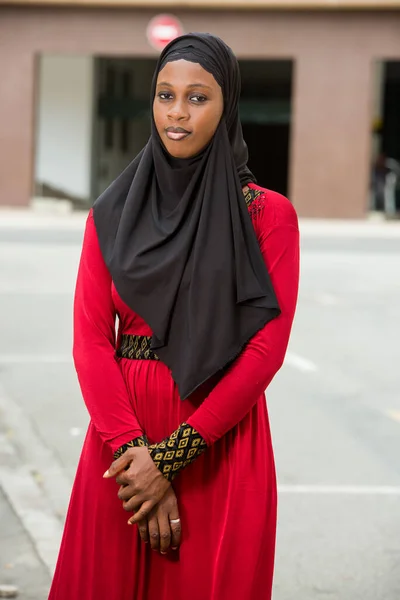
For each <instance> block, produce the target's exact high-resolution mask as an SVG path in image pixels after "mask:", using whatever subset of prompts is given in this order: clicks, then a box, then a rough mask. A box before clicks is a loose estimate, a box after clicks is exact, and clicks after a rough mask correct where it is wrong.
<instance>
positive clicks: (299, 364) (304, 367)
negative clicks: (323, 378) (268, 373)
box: [285, 352, 318, 373]
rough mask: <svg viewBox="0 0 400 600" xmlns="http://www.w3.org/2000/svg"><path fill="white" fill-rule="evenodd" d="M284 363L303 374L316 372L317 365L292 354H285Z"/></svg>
mask: <svg viewBox="0 0 400 600" xmlns="http://www.w3.org/2000/svg"><path fill="white" fill-rule="evenodd" d="M285 363H286V364H287V365H290V366H291V367H294V368H295V369H298V370H299V371H303V373H315V372H316V371H318V367H317V365H316V364H315V363H313V362H312V361H311V360H309V359H308V358H304V357H303V356H299V355H298V354H293V353H292V352H287V354H286V358H285Z"/></svg>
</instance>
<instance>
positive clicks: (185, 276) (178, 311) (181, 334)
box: [94, 33, 280, 399]
mask: <svg viewBox="0 0 400 600" xmlns="http://www.w3.org/2000/svg"><path fill="white" fill-rule="evenodd" d="M179 59H185V60H188V61H191V62H196V63H199V64H200V65H201V66H202V67H203V68H204V69H205V70H207V71H208V72H209V73H211V74H212V75H213V76H214V78H215V80H216V81H217V83H218V84H219V85H220V87H221V89H222V93H223V98H224V114H223V116H222V119H221V121H220V124H219V126H218V128H217V131H216V133H215V134H214V137H213V138H212V140H211V141H210V143H209V144H208V146H207V147H206V148H205V149H204V150H203V151H202V152H201V153H200V155H198V156H196V157H194V158H189V159H176V158H173V157H171V156H170V155H169V154H168V153H167V152H166V150H165V147H164V145H163V143H162V141H161V139H160V137H159V135H158V132H157V129H156V126H155V123H154V118H152V123H151V137H150V139H149V141H148V143H147V145H146V146H145V148H144V149H143V150H142V151H141V152H140V153H139V154H138V156H137V157H136V158H135V159H134V160H133V162H132V163H131V164H130V165H129V166H128V167H127V168H126V169H125V171H123V173H122V174H121V175H120V176H119V177H118V178H117V179H116V180H115V181H114V182H113V183H112V184H111V185H110V187H109V188H108V189H107V190H106V191H105V192H104V193H103V194H102V195H101V196H100V197H99V198H98V200H97V201H96V202H95V204H94V221H95V225H96V230H97V235H98V238H99V243H100V248H101V251H102V254H103V257H104V260H105V262H106V265H107V267H108V269H109V271H110V274H111V276H112V279H113V281H114V285H115V287H116V289H117V291H118V293H119V295H120V296H121V298H122V300H124V302H125V303H126V304H127V305H128V306H129V307H130V308H131V309H132V310H133V311H134V312H136V313H137V314H139V315H140V316H141V317H142V318H143V319H144V320H145V321H146V323H148V325H149V326H150V327H151V329H152V331H153V338H152V348H153V349H154V350H155V352H156V353H157V355H158V356H159V357H160V359H161V360H162V361H163V362H164V363H165V364H166V365H167V366H168V367H169V368H170V369H171V372H172V377H173V378H174V380H175V382H176V384H177V386H178V390H179V393H180V397H181V398H182V399H184V398H187V397H188V396H190V395H191V394H192V392H194V390H196V389H197V388H198V387H199V386H200V385H201V384H202V383H203V382H205V381H207V380H208V379H210V377H211V376H213V375H216V374H218V373H219V372H220V371H221V369H223V368H224V367H226V366H227V365H228V364H229V363H230V362H231V361H232V360H233V359H234V358H236V357H237V356H238V354H239V353H240V351H241V350H242V348H243V347H244V345H245V344H246V343H247V342H248V341H249V339H250V338H251V337H252V336H253V335H254V334H255V333H256V332H257V331H258V330H259V329H260V328H261V327H263V326H264V325H265V324H266V323H267V322H268V321H270V320H271V319H273V318H274V317H276V316H278V315H279V313H280V310H279V306H278V302H277V299H276V296H275V293H274V290H273V288H272V284H271V281H270V278H269V275H268V272H267V269H266V267H265V263H264V260H263V257H262V255H261V252H260V248H259V246H258V242H257V239H256V236H255V233H254V229H253V226H252V223H251V219H250V217H249V214H248V210H247V207H246V203H245V199H244V195H243V192H242V187H243V186H244V185H245V184H247V183H249V182H251V181H254V177H253V175H252V173H251V172H250V171H249V169H248V168H247V158H248V153H247V146H246V144H245V142H244V140H243V134H242V128H241V124H240V120H239V110H238V103H239V95H240V72H239V65H238V62H237V60H236V58H235V56H234V54H233V52H232V51H231V49H230V48H229V47H228V46H227V45H226V44H225V43H224V42H223V41H222V40H221V39H219V38H217V37H215V36H213V35H210V34H204V33H200V34H189V35H184V36H182V37H180V38H177V39H176V40H174V41H173V42H171V43H170V44H169V45H168V46H167V47H166V48H165V49H164V50H163V52H162V54H161V56H160V58H159V61H158V64H157V68H156V71H155V74H154V78H153V83H152V88H151V106H152V105H153V100H154V96H155V89H156V83H157V77H158V73H159V72H160V71H161V69H162V68H163V67H164V66H165V65H166V63H168V62H170V61H174V60H179Z"/></svg>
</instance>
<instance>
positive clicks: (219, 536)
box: [49, 186, 299, 600]
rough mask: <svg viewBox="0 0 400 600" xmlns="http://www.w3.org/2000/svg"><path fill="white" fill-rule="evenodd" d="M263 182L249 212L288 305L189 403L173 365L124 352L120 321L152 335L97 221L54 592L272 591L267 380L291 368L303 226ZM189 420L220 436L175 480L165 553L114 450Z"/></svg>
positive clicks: (176, 596) (59, 595)
mask: <svg viewBox="0 0 400 600" xmlns="http://www.w3.org/2000/svg"><path fill="white" fill-rule="evenodd" d="M251 187H253V189H258V190H261V192H262V193H261V195H260V196H259V197H258V198H257V199H256V200H255V201H254V202H253V203H252V204H251V206H250V207H249V212H250V215H251V219H252V222H253V225H254V228H255V232H256V234H257V238H258V241H259V244H260V247H261V250H262V253H263V256H264V258H265V261H266V264H267V267H268V271H269V273H270V276H271V279H272V283H273V286H274V289H275V293H276V295H277V298H278V301H279V304H280V307H281V310H282V313H281V315H280V316H279V317H278V318H276V319H275V320H273V321H271V322H270V323H268V324H267V325H266V326H265V327H264V329H262V330H261V331H260V332H258V333H257V334H256V335H255V336H254V337H253V339H252V340H251V341H250V343H249V344H248V345H247V346H246V348H245V349H244V351H243V352H242V353H241V355H240V356H239V358H238V359H237V360H236V361H235V362H234V363H233V365H232V366H231V367H230V368H229V370H228V371H227V372H226V374H225V375H224V377H223V378H222V379H221V380H220V381H219V383H218V384H217V385H216V386H215V387H214V389H213V390H212V391H211V393H209V395H208V396H207V397H206V398H205V399H199V398H198V397H197V398H196V399H188V400H185V401H184V402H182V401H181V400H180V398H179V396H178V393H177V389H176V386H175V384H174V381H173V380H172V378H171V375H170V371H169V369H168V368H167V367H166V366H165V365H164V364H163V363H161V362H158V361H153V360H129V359H116V358H115V346H116V334H115V318H116V315H118V317H119V321H120V325H119V333H120V334H122V333H127V334H128V333H129V334H138V335H151V330H150V329H149V327H148V325H147V324H146V323H145V322H144V321H143V320H142V319H141V318H140V317H139V316H138V315H137V314H135V313H134V312H132V310H130V308H128V307H127V306H126V305H125V304H124V302H122V300H121V298H120V297H119V296H118V294H117V292H116V290H115V288H114V286H113V284H112V281H111V278H110V274H109V272H108V270H107V268H106V266H105V264H104V261H103V258H102V256H101V253H100V249H99V245H98V240H97V235H96V230H95V226H94V222H93V216H92V214H91V213H90V214H89V216H88V220H87V226H86V232H85V237H84V242H83V250H82V256H81V262H80V267H79V273H78V280H77V287H76V296H75V311H74V320H75V339H74V360H75V366H76V370H77V373H78V377H79V381H80V385H81V389H82V393H83V397H84V400H85V402H86V405H87V408H88V411H89V414H90V417H91V421H90V424H89V429H88V432H87V436H86V439H85V442H84V446H83V450H82V455H81V458H80V462H79V466H78V471H77V475H76V479H75V483H74V487H73V491H72V496H71V501H70V506H69V511H68V515H67V521H66V524H65V530H64V536H63V541H62V544H61V549H60V554H59V558H58V564H57V569H56V573H55V576H54V580H53V585H52V589H51V591H50V596H49V598H50V600H189V599H190V600H228V599H229V600H269V599H270V598H271V587H272V575H273V566H274V551H275V531H276V505H277V501H276V480H275V468H274V457H273V450H272V445H271V436H270V429H269V423H268V414H267V407H266V403H265V396H264V390H265V389H266V388H267V386H268V384H269V383H270V381H271V380H272V378H273V377H274V375H275V373H276V372H277V371H278V369H279V368H280V367H281V365H282V362H283V359H284V356H285V352H286V347H287V343H288V340H289V334H290V329H291V325H292V320H293V316H294V312H295V306H296V300H297V288H298V274H299V233H298V226H297V218H296V213H295V211H294V209H293V207H292V205H291V204H290V202H289V201H288V200H287V199H286V198H284V197H283V196H281V195H280V194H277V193H275V192H271V191H267V190H263V189H262V188H258V187H257V186H251ZM184 421H186V422H188V423H189V424H191V425H192V426H193V427H194V428H195V429H197V430H198V431H199V432H200V434H201V435H202V436H203V438H204V439H205V440H206V441H207V444H208V445H209V448H208V449H207V450H206V452H205V453H204V454H203V455H202V456H200V457H199V458H198V459H197V460H196V461H195V462H194V463H193V464H191V465H189V466H188V467H187V468H186V469H185V470H184V471H183V472H182V473H180V474H179V475H178V476H177V478H176V479H175V480H174V482H173V487H174V490H175V492H176V495H177V499H178V506H179V512H180V517H181V521H182V536H183V540H182V545H181V547H180V550H179V552H170V553H168V555H161V554H159V553H158V552H154V551H152V550H151V549H150V548H149V545H148V544H146V545H145V544H143V543H142V542H141V541H140V538H139V535H138V531H137V529H136V526H134V527H131V526H129V525H128V524H127V521H128V518H129V514H128V513H126V512H125V511H124V510H123V508H122V505H121V501H120V500H119V499H118V498H117V490H118V486H117V484H116V483H115V480H113V479H112V480H107V479H103V477H102V475H103V473H104V472H105V471H106V469H107V468H108V467H109V466H110V464H111V462H112V460H113V451H115V450H116V449H117V448H118V447H119V446H121V445H122V444H123V443H125V442H128V441H129V440H131V439H132V438H134V437H137V436H139V435H141V434H142V433H146V435H147V436H148V438H149V441H150V443H152V442H155V441H157V442H158V441H161V440H162V439H163V438H165V437H167V436H168V435H170V434H171V433H172V432H173V431H174V430H175V429H177V427H179V425H180V424H181V423H182V422H184Z"/></svg>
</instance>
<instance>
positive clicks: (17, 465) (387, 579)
mask: <svg viewBox="0 0 400 600" xmlns="http://www.w3.org/2000/svg"><path fill="white" fill-rule="evenodd" d="M83 226H84V218H83V216H82V215H78V216H73V217H72V216H68V215H65V216H54V217H52V218H49V219H47V220H46V219H45V218H44V219H41V218H39V217H38V218H35V219H33V218H30V217H29V216H25V217H18V216H15V217H14V216H8V217H7V218H2V216H1V214H0V306H1V310H0V516H1V520H2V527H1V534H0V584H1V583H13V584H15V585H17V586H18V587H19V588H20V598H21V599H22V600H34V599H35V600H36V599H37V600H42V599H44V598H46V590H47V589H48V586H49V582H50V571H51V569H52V568H53V567H54V564H55V560H56V556H57V550H58V544H59V539H60V533H61V530H62V519H63V517H64V516H65V511H66V507H67V504H68V494H69V491H70V487H71V485H72V481H73V477H74V472H75V468H76V464H77V461H78V458H79V453H80V448H81V446H82V443H83V439H84V435H85V428H86V426H87V422H88V417H87V413H86V409H85V407H84V404H83V401H82V399H81V396H80V390H79V386H78V383H77V380H76V376H75V372H74V368H73V364H72V359H71V346H72V299H73V288H74V281H75V276H76V270H77V264H78V260H79V254H80V245H81V241H82V231H83ZM301 232H302V269H301V287H300V296H299V304H298V309H297V315H296V319H295V324H294V327H293V333H292V338H291V342H290V346H289V351H288V355H287V359H286V362H285V365H284V367H283V368H282V369H281V371H280V373H279V374H278V375H277V376H276V378H275V380H274V381H273V382H272V384H271V386H270V388H269V389H268V391H267V403H268V407H269V412H270V419H271V429H272V435H273V440H274V447H275V456H276V464H277V473H278V484H279V494H280V499H279V523H278V535H277V555H276V569H275V588H274V600H320V599H329V600H399V599H400V460H399V457H400V392H399V390H400V363H399V339H400V310H399V306H400V225H399V224H397V223H391V224H389V223H376V224H373V225H371V224H368V223H365V224H364V223H353V224H352V223H349V224H346V225H343V226H341V224H340V222H339V223H337V224H335V223H330V224H326V225H324V223H322V224H321V229H320V230H319V229H318V222H316V223H314V224H313V223H310V222H306V223H304V227H303V226H302V225H301ZM99 600H101V599H99ZM204 600H207V599H204ZM227 600H228V599H227ZM254 600H262V599H254Z"/></svg>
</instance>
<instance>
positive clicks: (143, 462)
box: [103, 447, 171, 523]
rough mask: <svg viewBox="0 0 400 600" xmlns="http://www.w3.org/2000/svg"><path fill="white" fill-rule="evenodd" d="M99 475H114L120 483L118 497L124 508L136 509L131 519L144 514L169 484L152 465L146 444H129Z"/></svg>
mask: <svg viewBox="0 0 400 600" xmlns="http://www.w3.org/2000/svg"><path fill="white" fill-rule="evenodd" d="M127 467H128V468H127ZM126 468H127V470H125V469H126ZM103 477H106V478H108V477H115V478H116V482H117V483H118V484H119V485H120V486H121V487H120V488H119V491H118V498H119V499H120V500H122V501H123V507H124V509H125V510H126V511H129V512H136V511H137V512H136V514H135V515H134V516H133V517H131V519H130V522H131V523H137V522H138V521H141V520H143V519H144V518H145V517H147V516H148V514H149V513H150V511H151V510H152V508H154V506H155V505H156V504H157V503H158V502H160V500H161V498H162V497H163V496H164V494H165V492H166V491H167V490H168V488H170V487H171V484H170V483H169V481H167V480H166V479H165V477H164V476H163V475H162V473H161V472H160V471H159V470H158V469H157V467H156V466H155V464H154V462H153V461H152V459H151V457H150V454H149V451H148V449H147V448H146V447H143V448H129V449H128V450H127V451H126V452H124V454H123V455H122V456H120V457H119V458H117V460H115V461H114V462H113V463H112V465H111V467H110V468H109V470H108V471H106V472H105V473H104V475H103Z"/></svg>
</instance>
